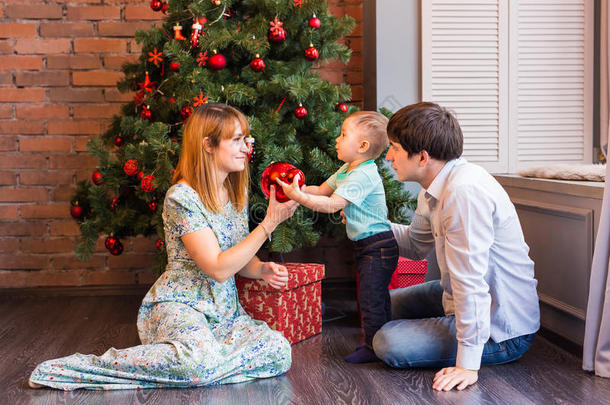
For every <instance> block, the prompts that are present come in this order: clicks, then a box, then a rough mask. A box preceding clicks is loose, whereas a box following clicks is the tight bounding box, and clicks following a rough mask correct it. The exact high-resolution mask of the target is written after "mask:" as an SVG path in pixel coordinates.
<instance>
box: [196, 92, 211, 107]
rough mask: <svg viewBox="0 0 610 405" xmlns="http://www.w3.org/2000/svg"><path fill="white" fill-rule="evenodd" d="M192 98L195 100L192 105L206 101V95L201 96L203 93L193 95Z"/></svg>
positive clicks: (198, 104) (205, 102) (197, 105)
mask: <svg viewBox="0 0 610 405" xmlns="http://www.w3.org/2000/svg"><path fill="white" fill-rule="evenodd" d="M193 99H194V100H195V103H194V104H193V106H194V107H199V106H200V105H203V104H207V103H208V96H205V97H203V93H199V95H198V96H197V97H193Z"/></svg>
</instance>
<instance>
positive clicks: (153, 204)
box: [148, 201, 158, 212]
mask: <svg viewBox="0 0 610 405" xmlns="http://www.w3.org/2000/svg"><path fill="white" fill-rule="evenodd" d="M157 204H158V203H157V202H156V201H151V202H149V203H148V209H149V210H150V211H151V212H155V211H156V210H157Z"/></svg>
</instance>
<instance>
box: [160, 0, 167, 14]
mask: <svg viewBox="0 0 610 405" xmlns="http://www.w3.org/2000/svg"><path fill="white" fill-rule="evenodd" d="M161 11H163V14H167V2H165V1H164V2H163V7H161Z"/></svg>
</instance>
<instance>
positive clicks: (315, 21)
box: [308, 14, 322, 30]
mask: <svg viewBox="0 0 610 405" xmlns="http://www.w3.org/2000/svg"><path fill="white" fill-rule="evenodd" d="M308 24H309V27H310V28H313V29H314V30H317V29H318V28H320V27H321V26H322V21H320V19H319V18H318V17H316V15H315V14H314V15H313V17H311V18H310V19H309V23H308Z"/></svg>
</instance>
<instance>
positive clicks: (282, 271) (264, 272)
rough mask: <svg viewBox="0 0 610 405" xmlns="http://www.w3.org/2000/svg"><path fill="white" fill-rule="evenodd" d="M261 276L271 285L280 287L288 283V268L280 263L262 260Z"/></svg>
mask: <svg viewBox="0 0 610 405" xmlns="http://www.w3.org/2000/svg"><path fill="white" fill-rule="evenodd" d="M261 277H262V279H263V280H265V281H266V282H267V284H269V285H270V286H271V287H273V288H277V289H280V288H282V287H284V286H285V285H286V283H288V269H286V266H282V265H281V264H277V263H274V262H264V263H263V266H262V268H261Z"/></svg>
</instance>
